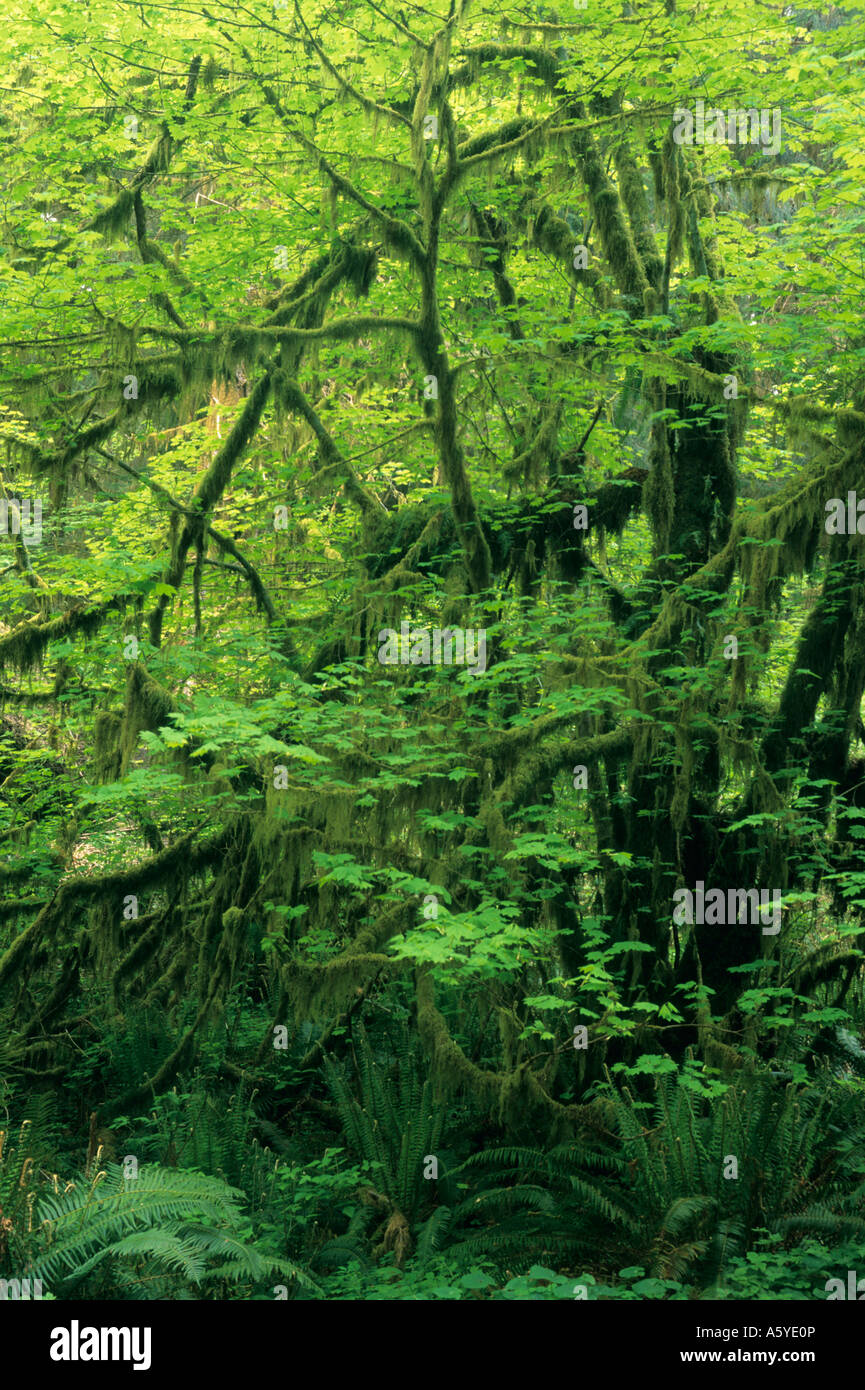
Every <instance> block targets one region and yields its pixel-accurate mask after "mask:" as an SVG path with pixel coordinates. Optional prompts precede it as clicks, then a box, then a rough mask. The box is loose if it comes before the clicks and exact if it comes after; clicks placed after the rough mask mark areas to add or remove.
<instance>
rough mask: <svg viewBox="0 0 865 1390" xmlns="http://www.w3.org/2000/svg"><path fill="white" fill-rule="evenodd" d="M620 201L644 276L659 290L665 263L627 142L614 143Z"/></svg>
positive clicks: (640, 179)
mask: <svg viewBox="0 0 865 1390" xmlns="http://www.w3.org/2000/svg"><path fill="white" fill-rule="evenodd" d="M613 158H614V161H615V165H616V175H617V177H618V181H619V189H620V191H621V195H622V201H623V202H624V205H625V208H626V210H627V213H628V220H629V222H630V224H631V232H632V234H633V237H634V245H635V246H636V248H637V252H638V254H639V256H640V257H641V259H642V262H643V265H644V266H645V268H646V275H647V277H648V279H649V281H650V283H651V284H652V285H654V287H655V289H656V290H660V288H661V281H662V277H663V274H664V262H663V260H662V258H661V256H660V254H659V252H658V247H657V243H656V241H655V234H654V232H653V231H652V224H651V222H650V220H649V207H648V203H647V201H646V191H645V189H644V187H643V176H642V174H641V172H640V168H639V165H638V164H637V161H636V158H635V157H634V153H633V150H632V149H631V146H630V144H629V143H628V142H627V141H622V142H621V143H620V144H619V145H617V146H616V150H615V154H614V156H613Z"/></svg>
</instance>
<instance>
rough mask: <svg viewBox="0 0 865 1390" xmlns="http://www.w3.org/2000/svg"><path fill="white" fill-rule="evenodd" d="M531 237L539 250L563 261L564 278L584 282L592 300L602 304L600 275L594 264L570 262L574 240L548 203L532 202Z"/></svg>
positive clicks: (562, 219) (562, 220)
mask: <svg viewBox="0 0 865 1390" xmlns="http://www.w3.org/2000/svg"><path fill="white" fill-rule="evenodd" d="M531 232H532V240H533V242H534V244H535V246H537V248H538V250H539V251H543V252H545V254H546V255H548V256H554V257H555V259H556V260H559V261H564V263H565V268H566V271H567V275H568V279H569V280H571V282H572V283H573V284H574V285H576V286H583V285H587V286H588V287H589V289H590V291H591V293H592V296H593V298H594V299H595V301H596V302H597V303H598V304H599V305H600V306H601V307H605V305H604V295H603V291H602V285H601V275H600V273H599V272H598V271H597V270H595V268H594V266H589V265H587V266H586V267H585V268H584V269H579V268H577V267H575V266H574V249H575V247H576V246H577V245H578V240H577V238H576V236H575V235H574V233H573V232H572V231H571V229H570V227H569V226H568V224H567V222H566V221H565V220H564V218H563V217H557V216H556V214H555V213H554V211H553V209H552V208H551V207H550V205H549V203H541V204H540V205H539V206H536V208H535V212H534V217H533V219H532V227H531Z"/></svg>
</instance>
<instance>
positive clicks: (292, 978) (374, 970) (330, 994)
mask: <svg viewBox="0 0 865 1390" xmlns="http://www.w3.org/2000/svg"><path fill="white" fill-rule="evenodd" d="M407 968H408V965H407V963H406V962H405V961H401V960H394V959H393V958H392V957H391V956H384V955H380V954H378V953H376V952H373V951H367V952H365V953H361V952H357V953H355V954H354V955H343V956H337V957H335V959H334V960H329V961H325V962H323V963H320V964H319V963H317V964H310V963H308V962H306V961H301V960H296V961H292V962H291V963H290V964H288V965H286V966H284V967H283V971H282V974H281V976H280V979H281V982H282V985H283V988H284V989H285V991H286V993H287V994H288V997H289V999H290V1000H291V1002H292V1004H293V1005H294V1008H295V1010H296V1012H297V1015H298V1017H301V1018H318V1017H321V1016H322V1015H325V1016H328V1015H331V1014H332V1013H333V1012H334V1009H345V1007H346V1006H347V1004H348V1003H349V1000H350V999H351V997H352V995H353V994H355V993H356V992H357V990H359V989H362V988H363V987H364V985H366V984H368V983H369V979H370V976H371V975H375V976H376V977H378V976H380V975H386V976H388V977H390V976H392V975H398V974H400V973H402V972H403V971H405V970H406V969H407Z"/></svg>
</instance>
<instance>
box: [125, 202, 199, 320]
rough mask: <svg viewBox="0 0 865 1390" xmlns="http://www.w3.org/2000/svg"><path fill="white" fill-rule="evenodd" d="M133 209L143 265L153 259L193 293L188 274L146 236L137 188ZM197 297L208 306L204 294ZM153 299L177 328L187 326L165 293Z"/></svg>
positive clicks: (179, 283) (145, 221)
mask: <svg viewBox="0 0 865 1390" xmlns="http://www.w3.org/2000/svg"><path fill="white" fill-rule="evenodd" d="M133 211H134V213H135V236H136V240H137V242H138V253H139V255H140V256H141V260H142V262H143V263H144V265H150V264H152V263H153V262H154V261H155V262H156V264H157V265H161V266H162V269H163V270H165V271H167V273H168V274H169V275H170V276H171V278H172V279H173V280H174V281H175V282H176V283H177V284H178V285H179V286H180V288H181V289H182V290H185V291H186V293H187V294H194V293H195V286H194V285H193V283H192V281H191V280H190V279H189V276H188V275H185V274H184V272H183V271H182V270H181V269H180V266H178V265H175V263H174V261H173V260H172V259H171V257H170V256H167V255H166V254H165V252H164V251H163V249H162V247H161V246H160V245H159V244H158V243H157V242H155V241H152V240H151V239H150V237H148V235H147V215H146V213H145V211H144V200H143V198H142V196H141V190H140V189H137V190H136V192H135V197H134V199H133ZM199 297H200V298H201V301H202V303H203V304H204V307H205V308H208V309H209V307H210V306H209V302H208V300H207V298H206V296H205V295H203V294H200V296H199ZM153 299H154V303H155V304H158V305H159V307H161V308H164V309H165V311H166V313H167V314H168V317H169V318H170V319H171V321H172V323H174V324H176V325H177V327H178V328H186V327H187V324H186V323H184V321H183V319H182V318H181V316H180V314H179V313H178V312H177V310H176V309H175V307H174V305H173V304H172V302H171V300H170V299H169V297H168V295H167V294H163V295H155V296H154V297H153Z"/></svg>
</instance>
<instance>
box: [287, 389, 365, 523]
mask: <svg viewBox="0 0 865 1390" xmlns="http://www.w3.org/2000/svg"><path fill="white" fill-rule="evenodd" d="M280 395H281V398H282V400H283V402H284V404H285V405H286V407H287V408H288V409H289V410H293V411H294V412H295V413H296V414H298V415H300V416H301V417H302V418H303V419H304V420H305V421H306V423H307V424H308V425H309V427H310V429H311V430H312V432H313V434H314V435H315V438H316V441H317V443H318V452H319V457H320V458H321V461H322V463H323V464H324V465H325V466H326V465H328V464H333V465H335V466H337V467H338V470H339V472H340V473H342V476H343V480H344V485H345V491H346V496H347V497H349V498H350V499H351V501H352V502H354V504H355V506H356V507H358V508H359V510H360V512H361V514H362V515H363V516H364V517H366V518H372V517H375V516H377V515H380V514H382V513H384V514H386V508H385V507H384V506H383V504H382V503H381V502H380V501H379V499H378V498H377V497H376V496H375V494H374V493H372V492H370V491H369V489H368V488H365V487H364V485H363V483H362V482H361V481H360V478H359V477H358V476H357V474H356V473H355V471H354V469H353V468H352V466H351V464H350V463H349V462H348V460H347V459H346V458H344V457H343V455H342V454H341V452H340V450H339V448H338V447H337V444H336V441H335V440H334V438H333V436H332V435H331V434H330V432H329V431H328V429H327V428H326V426H325V425H324V423H323V421H322V419H321V417H320V416H319V414H318V412H317V411H316V410H315V409H314V408H313V406H312V405H311V404H310V402H309V401H308V400H307V398H306V396H305V395H304V393H303V391H302V390H301V389H300V386H299V385H298V383H297V382H296V381H283V382H282V383H281V384H280Z"/></svg>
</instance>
